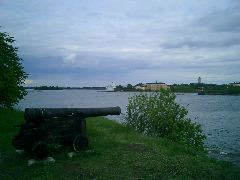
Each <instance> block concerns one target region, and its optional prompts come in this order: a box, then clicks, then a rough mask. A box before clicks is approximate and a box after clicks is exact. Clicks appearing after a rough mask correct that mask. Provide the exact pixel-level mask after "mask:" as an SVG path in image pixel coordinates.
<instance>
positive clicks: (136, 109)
mask: <svg viewBox="0 0 240 180" xmlns="http://www.w3.org/2000/svg"><path fill="white" fill-rule="evenodd" d="M175 98H176V96H175V94H173V93H171V92H170V91H168V90H161V91H160V92H156V93H152V94H150V95H148V94H143V93H141V94H139V95H135V96H133V97H130V98H129V104H128V106H127V114H126V116H125V123H126V124H127V125H128V126H130V127H133V128H134V129H135V130H137V131H139V132H142V133H144V134H147V135H153V136H158V137H167V138H169V139H171V140H173V141H176V142H181V143H184V144H187V145H190V146H192V147H194V148H196V149H203V140H204V139H205V135H204V134H203V133H202V130H201V126H200V125H198V124H196V123H194V122H191V120H190V119H189V118H188V117H187V116H186V115H187V113H188V111H187V110H186V108H184V107H183V106H180V105H179V104H178V103H176V102H175Z"/></svg>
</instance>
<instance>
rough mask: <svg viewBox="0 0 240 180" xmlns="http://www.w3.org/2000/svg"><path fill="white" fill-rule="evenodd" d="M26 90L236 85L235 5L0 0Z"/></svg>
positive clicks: (233, 0) (238, 22)
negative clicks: (24, 75)
mask: <svg viewBox="0 0 240 180" xmlns="http://www.w3.org/2000/svg"><path fill="white" fill-rule="evenodd" d="M0 26H1V28H0V31H1V32H8V33H9V34H10V35H11V36H13V37H14V38H15V40H16V42H15V44H14V45H15V46H16V47H19V52H18V55H19V56H20V57H21V58H22V59H23V62H22V63H23V66H24V69H25V71H26V72H27V73H28V74H29V76H28V79H27V80H26V84H25V85H26V86H40V85H58V86H80V87H81V86H106V85H109V84H111V82H114V83H115V84H122V85H125V84H128V83H131V84H136V83H147V82H156V81H157V82H165V83H167V84H173V83H192V82H197V78H198V77H199V76H200V77H201V78H202V82H204V83H217V84H223V83H230V82H236V81H240V1H239V0H201V1H193V0H181V1H180V0H168V1H161V0H101V1H99V0H91V1H89V0H75V1H74V0H71V1H66V0H58V1H53V0H32V1H30V0H21V1H20V0H0Z"/></svg>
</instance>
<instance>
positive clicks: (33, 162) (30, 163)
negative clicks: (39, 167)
mask: <svg viewBox="0 0 240 180" xmlns="http://www.w3.org/2000/svg"><path fill="white" fill-rule="evenodd" d="M35 163H36V160H35V159H29V160H28V166H32V165H33V164H35Z"/></svg>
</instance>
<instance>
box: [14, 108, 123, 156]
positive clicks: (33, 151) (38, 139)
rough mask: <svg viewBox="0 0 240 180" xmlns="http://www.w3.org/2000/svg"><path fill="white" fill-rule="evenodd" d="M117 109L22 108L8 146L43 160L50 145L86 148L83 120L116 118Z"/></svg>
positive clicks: (78, 148) (118, 109) (77, 148)
mask: <svg viewBox="0 0 240 180" xmlns="http://www.w3.org/2000/svg"><path fill="white" fill-rule="evenodd" d="M120 113H121V109H120V107H106V108H26V109H25V113H24V117H25V122H24V123H23V124H21V125H20V126H18V127H20V130H19V132H18V134H17V135H16V136H15V137H14V138H13V140H12V144H13V146H14V147H15V148H16V149H18V150H24V151H25V152H27V153H29V154H30V155H31V156H32V157H33V158H35V159H44V158H46V157H47V156H49V154H50V147H51V146H53V145H54V146H56V145H57V146H59V145H60V146H68V147H70V148H72V149H73V150H74V151H80V150H81V149H84V148H86V147H88V144H89V141H88V137H87V136H86V118H87V117H96V116H106V115H120Z"/></svg>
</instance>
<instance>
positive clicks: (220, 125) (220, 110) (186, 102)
mask: <svg viewBox="0 0 240 180" xmlns="http://www.w3.org/2000/svg"><path fill="white" fill-rule="evenodd" d="M135 94H136V93H134V92H103V91H94V90H44V91H38V90H28V94H27V96H25V99H24V100H21V101H20V102H19V104H18V105H17V106H16V108H18V109H21V110H24V109H25V108H29V107H35V108H39V107H48V108H59V107H67V108H72V107H81V108H83V107H110V106H120V107H121V109H122V113H123V114H124V113H125V112H126V106H127V104H128V98H129V97H131V96H133V95H135ZM176 95H177V101H178V102H179V103H180V104H181V105H183V106H184V107H186V108H187V109H188V111H189V113H188V116H189V117H190V118H191V119H192V121H194V122H197V123H199V124H201V125H202V129H203V131H204V133H205V134H206V136H207V139H206V140H205V147H206V149H207V151H208V153H209V156H211V157H216V158H218V159H220V160H226V161H231V162H233V163H235V164H237V165H240V96H222V95H204V96H199V95H197V94H195V93H181V94H176ZM108 118H109V119H112V120H115V121H118V122H122V118H123V116H108Z"/></svg>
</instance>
